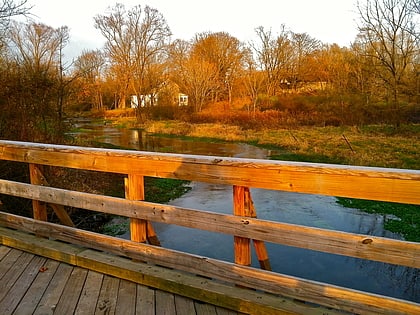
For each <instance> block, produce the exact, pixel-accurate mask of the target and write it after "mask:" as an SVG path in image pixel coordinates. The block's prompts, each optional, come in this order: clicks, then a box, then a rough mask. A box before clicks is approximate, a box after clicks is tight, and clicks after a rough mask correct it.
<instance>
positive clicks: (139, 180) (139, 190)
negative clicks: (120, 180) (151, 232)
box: [124, 174, 147, 243]
mask: <svg viewBox="0 0 420 315" xmlns="http://www.w3.org/2000/svg"><path fill="white" fill-rule="evenodd" d="M124 183H125V197H126V198H127V199H130V200H144V177H143V176H142V175H138V174H128V177H126V178H125V180H124ZM130 237H131V240H132V241H136V242H140V243H145V242H146V240H147V221H146V220H142V219H136V218H130Z"/></svg>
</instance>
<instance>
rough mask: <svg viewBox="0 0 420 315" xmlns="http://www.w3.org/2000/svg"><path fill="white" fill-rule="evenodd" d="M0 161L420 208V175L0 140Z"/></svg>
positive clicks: (312, 164)
mask: <svg viewBox="0 0 420 315" xmlns="http://www.w3.org/2000/svg"><path fill="white" fill-rule="evenodd" d="M0 159H3V160H10V161H17V162H26V163H34V164H43V165H51V166H62V167H69V168H79V169H85V170H93V171H102V172H112V173H120V174H139V175H143V176H153V177H162V178H179V179H185V180H193V181H202V182H209V183H214V184H226V185H236V186H245V187H255V188H264V189H274V190H283V191H290V192H300V193H309V194H321V195H329V196H338V197H352V198H360V199H369V200H382V201H391V202H401V203H410V204H420V171H418V170H405V169H392V168H391V169H388V168H378V167H362V166H348V165H331V164H315V163H303V162H285V161H268V160H258V159H240V158H225V157H211V156H197V155H182V154H169V153H155V152H141V151H127V150H109V149H98V148H85V147H77V146H63V145H51V144H38V143H27V142H16V141H6V140H0Z"/></svg>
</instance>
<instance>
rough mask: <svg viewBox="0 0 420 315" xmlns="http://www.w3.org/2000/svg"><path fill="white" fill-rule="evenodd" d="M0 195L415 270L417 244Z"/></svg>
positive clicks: (61, 196) (153, 209) (98, 199)
mask: <svg viewBox="0 0 420 315" xmlns="http://www.w3.org/2000/svg"><path fill="white" fill-rule="evenodd" d="M0 193H1V194H7V195H12V196H16V197H23V198H28V199H33V200H39V201H43V202H49V203H54V204H61V205H65V206H71V207H75V208H83V209H87V210H93V211H99V212H104V213H109V214H115V215H120V216H126V217H129V218H135V219H144V220H148V221H154V222H161V223H167V224H174V225H179V226H185V227H189V228H196V229H201V230H207V231H211V232H218V233H224V234H231V235H236V236H241V237H247V238H251V239H256V240H262V241H267V242H271V243H277V244H283V245H288V246H294V247H300V248H305V249H312V250H317V251H322V252H327V253H333V254H339V255H345V256H352V257H357V258H363V259H369V260H375V261H381V262H386V263H390V264H396V265H404V266H408V267H414V268H420V259H419V258H420V243H414V242H405V241H399V240H393V239H388V238H383V237H375V236H366V235H362V234H354V233H346V232H340V231H333V230H326V229H320V228H312V227H305V226H299V225H295V224H288V223H279V222H272V221H266V220H259V219H253V218H244V217H238V216H233V215H226V214H219V213H213V212H207V211H200V210H194V209H187V208H180V207H175V206H169V205H163V204H157V203H150V202H144V201H133V200H127V199H122V198H115V197H109V196H101V195H95V194H88V193H83V192H76V191H70V190H64V189H58V188H51V187H43V186H37V185H30V184H24V183H17V182H12V181H7V180H0Z"/></svg>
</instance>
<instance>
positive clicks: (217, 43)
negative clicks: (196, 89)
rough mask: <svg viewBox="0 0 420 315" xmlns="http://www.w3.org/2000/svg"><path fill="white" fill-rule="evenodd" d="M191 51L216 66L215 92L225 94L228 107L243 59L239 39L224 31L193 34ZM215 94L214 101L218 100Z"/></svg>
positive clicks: (242, 50)
mask: <svg viewBox="0 0 420 315" xmlns="http://www.w3.org/2000/svg"><path fill="white" fill-rule="evenodd" d="M192 53H193V54H194V55H195V56H196V57H197V58H201V59H203V61H205V62H208V63H210V64H213V65H214V66H215V67H216V69H217V72H218V75H217V82H216V84H217V85H218V87H219V88H218V89H217V90H216V91H215V92H216V93H217V94H219V93H224V94H225V95H227V100H228V104H229V107H230V106H231V104H232V90H233V82H234V80H235V78H237V77H238V76H239V73H240V70H241V67H242V64H243V59H244V49H243V47H242V44H241V43H240V41H239V40H238V39H237V38H235V37H233V36H231V35H229V34H228V33H226V32H218V33H210V32H205V33H200V34H197V35H196V36H195V39H194V43H193V48H192ZM217 94H216V95H215V98H214V100H215V101H218V100H219V97H218V95H217Z"/></svg>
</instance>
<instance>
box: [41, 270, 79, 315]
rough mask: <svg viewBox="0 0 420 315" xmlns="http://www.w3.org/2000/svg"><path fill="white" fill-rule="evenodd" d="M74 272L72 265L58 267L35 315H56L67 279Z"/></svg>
mask: <svg viewBox="0 0 420 315" xmlns="http://www.w3.org/2000/svg"><path fill="white" fill-rule="evenodd" d="M72 271H73V267H72V266H70V265H67V264H60V265H59V266H58V268H57V271H56V273H55V274H54V277H53V278H52V280H51V282H50V283H49V285H48V287H47V289H46V290H45V292H44V294H43V296H42V298H41V301H40V302H39V304H38V306H37V308H36V309H35V312H34V313H33V315H46V314H51V315H52V314H54V311H55V309H56V306H57V303H58V301H59V300H60V297H61V295H62V292H63V290H64V288H65V286H66V283H67V279H68V278H69V277H70V274H71V273H72ZM56 314H57V313H56Z"/></svg>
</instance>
